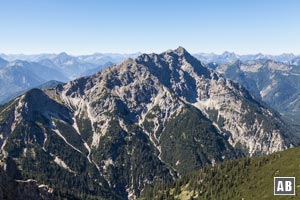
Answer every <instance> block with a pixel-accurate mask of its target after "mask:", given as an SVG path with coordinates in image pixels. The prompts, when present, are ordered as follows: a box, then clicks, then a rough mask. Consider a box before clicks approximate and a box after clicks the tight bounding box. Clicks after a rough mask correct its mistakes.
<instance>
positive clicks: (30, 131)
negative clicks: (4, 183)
mask: <svg viewBox="0 0 300 200" xmlns="http://www.w3.org/2000/svg"><path fill="white" fill-rule="evenodd" d="M61 56H62V57H65V55H61ZM67 60H68V59H67ZM60 61H61V62H62V63H65V60H64V59H63V58H61V59H60V60H59V61H57V62H56V63H58V62H60ZM54 63H55V62H54ZM299 142H300V139H299V137H298V136H297V135H296V133H295V132H293V131H292V129H291V127H290V125H289V124H287V123H285V121H284V120H282V118H281V116H280V115H279V114H278V113H277V112H276V111H274V110H273V109H271V108H270V107H269V106H268V105H266V104H265V103H263V102H261V101H260V100H259V99H258V98H256V97H255V96H252V95H251V94H250V93H249V92H248V91H247V90H246V89H245V88H244V87H243V86H242V85H240V84H237V83H235V82H233V81H231V80H229V79H226V78H224V77H223V76H222V75H220V74H219V73H217V72H215V71H214V70H212V69H209V68H208V67H207V66H206V65H204V64H203V63H202V62H200V61H199V60H197V59H196V58H195V57H193V56H192V55H191V54H189V53H188V52H187V51H186V50H185V49H184V48H182V47H179V48H177V49H175V50H169V51H166V52H163V53H161V54H142V55H140V56H138V57H137V58H135V59H132V58H129V59H126V60H125V61H123V62H121V63H119V64H116V65H113V66H110V67H107V68H105V69H103V70H101V71H100V72H97V73H96V74H94V75H91V76H86V77H81V78H78V79H75V80H73V81H70V82H67V83H65V84H58V85H57V86H56V87H54V88H51V89H46V90H40V89H31V90H29V91H28V92H26V93H25V94H23V95H21V96H19V97H17V98H15V99H13V100H12V101H10V102H9V103H7V104H5V105H4V106H2V107H0V146H1V151H0V155H1V158H2V160H3V162H4V163H5V162H6V160H11V161H12V163H13V164H15V165H16V168H17V169H18V171H19V172H18V173H19V176H18V179H19V180H23V181H26V180H32V179H33V180H35V183H36V184H37V185H40V184H42V185H45V186H47V188H51V189H53V192H52V194H54V195H55V196H59V197H61V198H67V199H97V198H101V199H136V198H138V197H139V196H140V194H141V193H142V191H144V190H145V189H146V188H147V187H149V186H150V187H151V186H153V185H155V183H156V182H171V181H173V180H176V179H178V178H179V177H180V176H184V175H186V174H188V173H190V172H192V171H194V170H200V169H202V168H204V167H206V166H209V165H216V164H217V163H220V162H223V161H226V160H231V159H236V158H240V157H252V156H261V155H265V154H270V153H273V152H277V151H282V150H285V149H288V148H291V147H295V146H298V145H299ZM232 174H234V172H232ZM45 195H49V194H45Z"/></svg>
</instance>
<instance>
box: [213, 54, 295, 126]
mask: <svg viewBox="0 0 300 200" xmlns="http://www.w3.org/2000/svg"><path fill="white" fill-rule="evenodd" d="M208 66H209V67H210V68H212V69H214V70H216V71H218V72H219V73H221V74H223V75H224V76H225V77H226V78H229V79H231V80H233V81H235V82H238V83H240V84H242V85H243V86H244V87H245V88H247V89H248V90H249V91H250V92H251V93H252V94H253V95H254V96H256V97H257V98H259V99H261V100H263V101H264V102H266V103H267V104H268V105H270V106H272V107H273V108H275V109H276V110H277V111H279V112H280V113H281V114H282V115H283V116H284V117H285V119H287V120H288V121H290V122H291V123H293V124H295V125H297V124H299V123H300V65H298V63H297V60H293V64H285V63H282V62H277V61H273V60H252V61H245V62H242V61H236V62H234V63H231V64H214V63H210V64H208Z"/></svg>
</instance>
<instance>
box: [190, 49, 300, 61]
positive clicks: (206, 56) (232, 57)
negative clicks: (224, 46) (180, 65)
mask: <svg viewBox="0 0 300 200" xmlns="http://www.w3.org/2000/svg"><path fill="white" fill-rule="evenodd" d="M194 56H195V57H196V58H198V59H199V60H201V61H202V62H204V63H206V64H208V63H217V64H230V63H234V62H236V61H237V60H240V61H242V62H244V61H256V60H273V61H277V62H282V63H285V64H296V62H297V61H299V59H300V56H296V55H294V54H291V53H290V54H287V53H283V54H281V55H267V54H262V53H258V54H249V55H238V54H235V53H233V52H228V51H225V52H224V53H223V54H219V55H218V54H214V53H196V54H194Z"/></svg>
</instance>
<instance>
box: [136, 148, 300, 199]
mask: <svg viewBox="0 0 300 200" xmlns="http://www.w3.org/2000/svg"><path fill="white" fill-rule="evenodd" d="M280 176H286V177H288V176H291V177H296V196H276V197H275V196H274V195H273V190H274V189H273V181H274V177H280ZM299 180H300V148H292V149H289V150H286V151H283V152H277V153H274V154H271V155H269V156H265V157H261V158H242V159H238V160H233V161H227V162H224V163H222V164H218V165H215V166H213V167H206V168H204V169H202V170H200V171H195V172H193V173H191V174H189V175H186V176H183V177H182V178H180V179H178V180H177V181H175V182H173V183H169V184H167V183H157V184H156V185H155V186H154V188H148V189H146V190H145V191H144V193H143V195H142V198H141V199H182V200H183V199H224V200H225V199H230V200H234V199H245V200H248V199H249V200H250V199H253V200H255V199H270V200H273V199H299V194H300V191H299Z"/></svg>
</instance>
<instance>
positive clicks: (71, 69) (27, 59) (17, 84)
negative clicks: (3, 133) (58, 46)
mask: <svg viewBox="0 0 300 200" xmlns="http://www.w3.org/2000/svg"><path fill="white" fill-rule="evenodd" d="M137 55H138V54H94V55H89V56H88V55H86V56H77V57H76V56H70V55H68V54H66V53H60V54H39V55H5V54H1V56H2V58H0V84H1V87H0V104H3V103H6V102H7V101H9V100H10V99H11V98H13V97H16V96H15V94H21V92H22V91H26V90H28V89H30V88H34V87H37V86H38V85H41V84H43V83H45V82H47V81H50V80H57V81H61V82H66V81H69V80H73V79H75V78H79V77H82V76H88V75H92V74H94V73H96V72H98V71H100V70H101V69H103V68H105V67H107V66H111V65H113V64H115V63H117V62H120V61H122V60H124V59H126V58H128V57H129V56H130V57H136V56H137ZM5 59H6V60H5Z"/></svg>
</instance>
